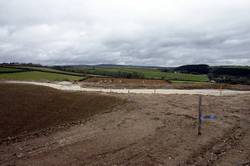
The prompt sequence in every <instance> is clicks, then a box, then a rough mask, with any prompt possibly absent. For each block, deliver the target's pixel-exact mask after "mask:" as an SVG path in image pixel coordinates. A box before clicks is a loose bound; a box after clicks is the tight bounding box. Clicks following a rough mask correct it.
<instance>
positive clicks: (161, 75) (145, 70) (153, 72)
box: [66, 67, 209, 82]
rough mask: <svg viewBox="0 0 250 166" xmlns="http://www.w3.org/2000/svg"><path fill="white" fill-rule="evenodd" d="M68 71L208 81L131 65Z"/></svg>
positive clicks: (80, 68)
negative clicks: (122, 73) (134, 74)
mask: <svg viewBox="0 0 250 166" xmlns="http://www.w3.org/2000/svg"><path fill="white" fill-rule="evenodd" d="M66 70H67V71H77V72H83V73H87V74H96V75H106V76H112V75H115V74H116V73H119V72H125V73H133V72H135V73H139V74H142V75H143V76H144V78H146V79H165V80H179V81H191V82H207V81H209V79H208V77H207V75H197V74H185V73H178V72H161V71H160V70H159V69H156V68H129V67H112V68H111V67H69V68H67V67H66Z"/></svg>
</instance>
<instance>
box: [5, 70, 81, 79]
mask: <svg viewBox="0 0 250 166" xmlns="http://www.w3.org/2000/svg"><path fill="white" fill-rule="evenodd" d="M81 78H82V77H78V76H70V75H64V74H57V73H46V72H39V71H30V72H21V73H4V74H0V79H2V80H29V81H42V80H48V81H74V80H80V79H81Z"/></svg>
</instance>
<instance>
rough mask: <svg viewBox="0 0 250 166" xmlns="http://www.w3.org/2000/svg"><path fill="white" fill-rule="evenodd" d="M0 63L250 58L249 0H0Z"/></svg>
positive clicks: (186, 61)
mask: <svg viewBox="0 0 250 166" xmlns="http://www.w3.org/2000/svg"><path fill="white" fill-rule="evenodd" d="M0 62H33V63H41V64H47V65H53V64H103V63H105V64H107V63H108V64H126V65H160V66H177V65H182V64H193V63H195V64H198V63H206V64H210V65H231V64H240V65H250V0H0Z"/></svg>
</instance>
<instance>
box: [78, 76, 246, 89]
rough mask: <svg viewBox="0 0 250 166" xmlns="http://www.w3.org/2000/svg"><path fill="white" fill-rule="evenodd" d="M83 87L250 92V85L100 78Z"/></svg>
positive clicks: (90, 80) (91, 80) (88, 80)
mask: <svg viewBox="0 0 250 166" xmlns="http://www.w3.org/2000/svg"><path fill="white" fill-rule="evenodd" d="M79 84H80V85H81V86H82V87H102V88H149V89H150V88H151V89H221V88H222V89H231V90H250V85H239V84H236V85H232V84H217V83H209V82H207V83H206V82H200V83H199V82H197V83H192V82H183V83H181V82H179V83H170V82H169V81H166V80H150V79H126V78H108V77H107V78H100V77H92V78H88V79H86V80H84V81H80V82H79Z"/></svg>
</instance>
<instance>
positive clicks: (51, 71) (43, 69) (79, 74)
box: [9, 66, 83, 76]
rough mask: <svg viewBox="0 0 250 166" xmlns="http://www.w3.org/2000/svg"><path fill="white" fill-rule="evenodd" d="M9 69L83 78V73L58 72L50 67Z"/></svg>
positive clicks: (17, 67) (15, 67)
mask: <svg viewBox="0 0 250 166" xmlns="http://www.w3.org/2000/svg"><path fill="white" fill-rule="evenodd" d="M9 68H12V69H16V70H22V69H23V70H27V69H28V70H32V71H43V72H49V73H58V74H66V75H73V76H83V74H81V73H75V72H67V71H61V70H56V69H52V68H48V67H32V66H10V67H9Z"/></svg>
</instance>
